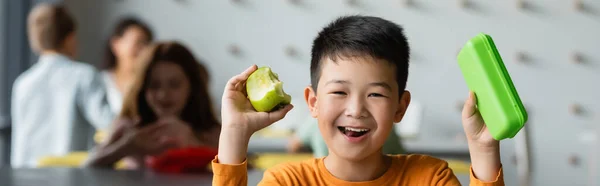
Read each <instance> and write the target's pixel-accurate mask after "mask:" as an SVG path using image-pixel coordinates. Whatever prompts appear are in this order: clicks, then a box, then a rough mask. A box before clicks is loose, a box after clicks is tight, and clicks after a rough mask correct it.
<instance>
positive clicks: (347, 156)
mask: <svg viewBox="0 0 600 186" xmlns="http://www.w3.org/2000/svg"><path fill="white" fill-rule="evenodd" d="M332 151H333V152H331V153H334V154H335V156H336V157H337V158H341V159H343V160H346V161H354V162H357V161H362V160H365V159H368V158H369V157H372V156H374V155H376V156H380V155H381V152H380V151H378V150H376V149H373V150H371V149H362V150H359V149H338V150H335V149H332Z"/></svg>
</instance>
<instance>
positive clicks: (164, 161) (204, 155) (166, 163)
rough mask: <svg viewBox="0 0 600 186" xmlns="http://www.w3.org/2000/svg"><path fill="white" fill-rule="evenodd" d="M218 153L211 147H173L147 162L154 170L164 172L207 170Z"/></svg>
mask: <svg viewBox="0 0 600 186" xmlns="http://www.w3.org/2000/svg"><path fill="white" fill-rule="evenodd" d="M216 155H217V149H216V148H210V147H189V148H179V149H171V150H167V151H166V152H164V153H163V154H160V155H158V156H152V157H149V158H148V159H147V161H146V164H147V165H148V166H149V167H150V168H152V170H154V171H157V172H164V173H198V172H207V171H208V170H207V167H208V164H209V163H210V162H211V161H212V160H213V159H214V158H215V156H216Z"/></svg>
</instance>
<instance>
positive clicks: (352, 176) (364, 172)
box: [323, 152, 391, 182]
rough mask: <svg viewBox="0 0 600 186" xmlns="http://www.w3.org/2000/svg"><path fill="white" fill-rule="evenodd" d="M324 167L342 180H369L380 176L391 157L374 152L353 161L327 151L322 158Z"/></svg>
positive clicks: (388, 164) (387, 167)
mask: <svg viewBox="0 0 600 186" xmlns="http://www.w3.org/2000/svg"><path fill="white" fill-rule="evenodd" d="M323 163H324V164H325V168H327V170H328V171H329V172H330V173H331V174H332V175H333V176H335V177H336V178H339V179H341V180H344V181H351V182H359V181H370V180H375V179H377V178H379V177H381V176H382V175H383V174H384V173H385V172H386V171H387V170H388V169H389V167H390V165H391V158H390V157H388V156H386V155H383V154H381V152H377V153H374V154H373V155H370V156H368V157H366V158H365V159H362V160H359V161H355V160H347V159H344V158H341V157H339V156H337V155H335V153H331V152H330V153H329V155H328V156H327V157H325V159H324V160H323Z"/></svg>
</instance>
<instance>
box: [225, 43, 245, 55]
mask: <svg viewBox="0 0 600 186" xmlns="http://www.w3.org/2000/svg"><path fill="white" fill-rule="evenodd" d="M228 50H229V53H230V54H231V55H233V56H241V55H242V50H241V49H240V47H239V46H238V45H236V44H231V45H229V47H228Z"/></svg>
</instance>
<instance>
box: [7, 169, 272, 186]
mask: <svg viewBox="0 0 600 186" xmlns="http://www.w3.org/2000/svg"><path fill="white" fill-rule="evenodd" d="M262 175H263V172H262V171H259V170H250V171H249V172H248V185H257V184H258V182H259V181H260V180H261V179H262ZM0 185H1V186H88V185H89V186H126V185H127V186H142V185H143V186H162V185H164V186H167V185H168V186H171V185H177V186H191V185H194V186H199V185H212V174H210V173H206V174H185V175H176V174H160V173H155V172H151V171H116V170H111V169H90V168H81V169H80V168H43V169H12V168H8V167H3V168H0Z"/></svg>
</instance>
